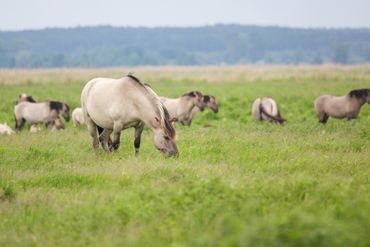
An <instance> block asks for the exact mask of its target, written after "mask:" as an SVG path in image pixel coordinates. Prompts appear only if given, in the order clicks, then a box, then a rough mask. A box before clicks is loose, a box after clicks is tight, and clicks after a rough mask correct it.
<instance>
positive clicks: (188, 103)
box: [179, 96, 195, 116]
mask: <svg viewBox="0 0 370 247" xmlns="http://www.w3.org/2000/svg"><path fill="white" fill-rule="evenodd" d="M194 107H195V105H194V103H193V101H192V100H191V99H189V97H188V96H183V97H181V98H180V101H179V115H186V116H188V115H190V114H191V112H192V110H193V108H194Z"/></svg>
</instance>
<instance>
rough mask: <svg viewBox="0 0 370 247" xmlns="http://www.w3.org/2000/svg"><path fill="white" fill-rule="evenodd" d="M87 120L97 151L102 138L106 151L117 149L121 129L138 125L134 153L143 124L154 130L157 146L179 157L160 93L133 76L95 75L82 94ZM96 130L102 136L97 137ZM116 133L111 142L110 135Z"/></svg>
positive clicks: (136, 151)
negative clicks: (112, 77)
mask: <svg viewBox="0 0 370 247" xmlns="http://www.w3.org/2000/svg"><path fill="white" fill-rule="evenodd" d="M81 106H82V111H83V114H84V119H85V123H86V125H87V128H88V131H89V133H90V135H91V137H92V140H93V142H92V144H93V148H94V149H95V150H98V148H99V141H101V143H102V146H103V148H104V149H105V150H106V151H111V147H112V148H114V149H118V147H119V144H120V136H121V131H122V130H124V129H127V128H130V127H133V128H135V140H134V147H135V154H136V155H137V154H138V152H139V148H140V142H141V134H142V132H143V129H144V125H146V126H148V127H149V128H150V129H151V131H152V133H153V141H154V145H155V146H156V148H157V149H158V150H159V151H160V152H161V153H163V154H164V155H166V156H178V150H177V146H176V142H175V135H176V132H175V129H174V128H173V126H172V124H171V122H170V118H169V114H168V112H167V109H166V107H164V106H163V104H162V103H161V101H160V100H159V98H158V96H157V94H156V93H155V92H154V91H153V90H152V89H151V88H150V87H148V86H146V85H144V84H143V83H142V82H140V81H139V79H137V78H136V77H134V76H132V75H128V76H125V77H123V78H120V79H110V78H95V79H92V80H90V81H89V82H87V84H86V85H85V87H84V88H83V90H82V93H81ZM97 131H98V132H99V134H100V136H99V139H98V135H97ZM112 132H113V133H114V139H113V142H112V144H111V145H110V144H109V140H110V134H111V133H112Z"/></svg>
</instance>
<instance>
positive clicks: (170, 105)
mask: <svg viewBox="0 0 370 247" xmlns="http://www.w3.org/2000/svg"><path fill="white" fill-rule="evenodd" d="M160 100H161V102H162V103H163V105H164V106H165V107H166V108H167V110H168V112H169V114H170V117H171V118H172V119H173V120H174V121H175V122H180V123H187V122H189V121H190V123H191V115H192V111H193V109H194V108H195V107H197V108H199V110H200V111H204V108H205V107H206V104H205V103H204V100H203V94H202V93H201V92H198V91H192V92H189V93H187V94H184V95H182V96H181V97H179V98H175V99H174V98H167V97H160ZM189 125H190V124H189Z"/></svg>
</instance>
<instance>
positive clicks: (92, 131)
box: [85, 116, 99, 152]
mask: <svg viewBox="0 0 370 247" xmlns="http://www.w3.org/2000/svg"><path fill="white" fill-rule="evenodd" d="M85 120H86V126H87V129H88V131H89V133H90V135H91V137H92V139H93V141H92V145H93V148H94V149H95V151H96V152H97V151H98V149H99V140H98V135H97V133H96V132H97V131H96V129H97V127H96V124H95V123H94V121H92V119H91V118H90V117H89V116H88V117H86V118H85Z"/></svg>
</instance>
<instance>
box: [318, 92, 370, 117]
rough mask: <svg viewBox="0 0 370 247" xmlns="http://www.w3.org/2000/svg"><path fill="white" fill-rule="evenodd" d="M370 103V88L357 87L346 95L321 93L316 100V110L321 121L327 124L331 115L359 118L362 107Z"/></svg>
mask: <svg viewBox="0 0 370 247" xmlns="http://www.w3.org/2000/svg"><path fill="white" fill-rule="evenodd" d="M366 102H367V103H368V104H370V89H368V88H366V89H356V90H352V91H350V92H349V93H348V94H346V95H344V96H334V95H321V96H320V97H318V98H317V99H316V100H315V102H314V105H315V111H316V114H317V117H318V118H319V122H320V123H322V124H325V123H326V122H327V121H328V119H329V117H333V118H339V119H343V118H347V119H348V120H351V119H354V118H357V116H358V114H359V112H360V109H361V107H362V106H363V105H364V104H365V103H366Z"/></svg>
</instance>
